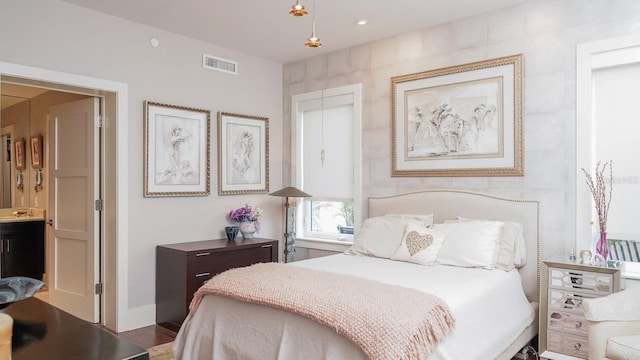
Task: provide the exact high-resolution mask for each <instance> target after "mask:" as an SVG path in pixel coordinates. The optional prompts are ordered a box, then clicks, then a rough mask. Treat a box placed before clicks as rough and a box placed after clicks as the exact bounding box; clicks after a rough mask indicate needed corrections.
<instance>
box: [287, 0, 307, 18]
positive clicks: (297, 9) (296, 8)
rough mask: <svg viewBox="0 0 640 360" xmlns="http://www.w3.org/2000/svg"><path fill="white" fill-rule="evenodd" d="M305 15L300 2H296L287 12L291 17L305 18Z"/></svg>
mask: <svg viewBox="0 0 640 360" xmlns="http://www.w3.org/2000/svg"><path fill="white" fill-rule="evenodd" d="M307 14H308V12H307V9H305V8H304V5H302V4H300V0H297V1H296V3H295V5H293V6H292V7H291V10H289V15H291V16H305V15H307Z"/></svg>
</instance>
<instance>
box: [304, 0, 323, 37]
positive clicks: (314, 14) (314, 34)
mask: <svg viewBox="0 0 640 360" xmlns="http://www.w3.org/2000/svg"><path fill="white" fill-rule="evenodd" d="M304 46H306V47H308V48H319V47H320V46H322V43H321V42H320V39H319V38H318V37H317V36H316V0H313V20H312V21H311V36H309V38H308V39H307V42H306V43H304Z"/></svg>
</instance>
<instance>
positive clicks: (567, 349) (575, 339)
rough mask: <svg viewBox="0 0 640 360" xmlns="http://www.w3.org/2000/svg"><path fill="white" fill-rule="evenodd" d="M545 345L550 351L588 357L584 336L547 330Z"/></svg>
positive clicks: (587, 344)
mask: <svg viewBox="0 0 640 360" xmlns="http://www.w3.org/2000/svg"><path fill="white" fill-rule="evenodd" d="M547 346H548V349H549V350H550V351H554V352H557V353H561V354H565V355H571V356H575V357H579V358H581V359H587V358H588V357H589V342H588V341H587V338H586V337H584V336H575V335H571V334H566V333H561V332H556V331H552V330H549V331H548V332H547Z"/></svg>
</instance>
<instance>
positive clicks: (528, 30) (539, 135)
mask: <svg viewBox="0 0 640 360" xmlns="http://www.w3.org/2000/svg"><path fill="white" fill-rule="evenodd" d="M634 31H635V32H637V31H640V1H629V0H540V1H533V2H530V3H526V4H523V5H518V6H514V7H511V8H507V9H504V10H500V11H497V12H493V13H489V14H483V15H478V16H473V17H470V18H466V19H463V20H459V21H454V22H449V23H445V24H442V25H437V26H433V27H429V28H426V29H424V30H421V31H416V32H411V33H406V34H403V35H400V36H397V37H392V38H388V39H383V40H380V41H376V42H373V43H369V44H366V45H362V46H358V47H354V48H350V49H345V50H341V51H337V52H334V53H331V54H328V55H322V56H317V57H313V58H310V59H306V60H302V61H299V62H295V63H291V64H287V65H285V70H284V84H285V87H284V96H285V97H284V101H285V107H284V109H285V127H284V131H285V136H284V139H285V141H287V143H285V149H288V148H289V147H288V145H289V141H290V138H289V137H288V136H289V135H288V134H289V128H290V127H289V122H290V114H289V112H290V110H289V109H290V108H291V107H290V99H291V95H294V94H299V93H304V92H308V91H314V90H320V89H322V88H327V87H334V86H341V85H345V84H351V83H356V82H362V83H363V84H364V86H363V89H364V97H363V99H364V114H363V132H364V133H363V157H364V160H363V183H364V189H363V199H366V198H367V197H368V196H371V195H386V194H393V193H401V192H407V191H415V190H419V189H423V188H445V187H446V188H460V189H469V190H474V191H481V192H487V193H493V194H497V195H503V196H510V197H524V198H530V199H536V200H539V201H540V203H541V229H542V239H543V254H542V256H543V257H549V256H551V255H553V254H559V253H563V252H566V251H568V250H570V249H571V248H572V246H573V244H574V243H575V240H576V239H575V226H574V223H575V209H576V207H575V181H576V175H575V174H576V160H575V157H576V150H575V144H576V140H575V128H576V121H580V119H577V120H576V107H575V94H576V74H575V72H576V65H575V64H576V45H577V44H578V43H583V42H589V41H594V40H598V39H604V38H608V37H614V36H620V35H624V34H628V33H630V32H634ZM518 53H522V54H524V74H525V78H524V149H525V150H524V164H525V176H524V177H470V178H465V177H458V178H453V177H449V178H429V177H416V178H392V177H391V175H390V173H391V170H390V169H391V84H390V78H391V77H393V76H397V75H404V74H410V73H415V72H421V71H426V70H430V69H437V68H442V67H447V66H452V65H458V64H465V63H469V62H474V61H481V60H486V59H491V58H496V57H500V56H507V55H514V54H518ZM287 156H288V155H287ZM285 162H287V163H288V162H290V158H286V159H285ZM283 175H284V177H285V179H287V178H289V176H290V175H289V172H288V167H285V172H284V174H283Z"/></svg>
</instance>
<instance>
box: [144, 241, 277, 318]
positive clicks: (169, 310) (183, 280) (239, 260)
mask: <svg viewBox="0 0 640 360" xmlns="http://www.w3.org/2000/svg"><path fill="white" fill-rule="evenodd" d="M276 261H278V241H277V240H271V239H261V238H251V239H243V238H242V237H238V238H236V240H234V241H228V240H227V239H220V240H207V241H196V242H187V243H179V244H168V245H162V246H158V247H157V248H156V323H157V324H158V325H161V326H164V327H166V328H168V329H171V330H174V331H178V330H179V329H180V326H181V325H182V322H183V321H184V319H185V318H186V317H187V314H188V313H189V303H190V302H191V299H193V293H195V291H196V290H198V288H199V287H200V286H202V284H204V282H205V281H207V280H209V279H211V278H212V277H213V276H214V275H217V274H219V273H221V272H223V271H226V270H229V269H232V268H236V267H242V266H249V265H252V264H255V263H259V262H276Z"/></svg>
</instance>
